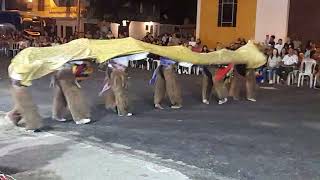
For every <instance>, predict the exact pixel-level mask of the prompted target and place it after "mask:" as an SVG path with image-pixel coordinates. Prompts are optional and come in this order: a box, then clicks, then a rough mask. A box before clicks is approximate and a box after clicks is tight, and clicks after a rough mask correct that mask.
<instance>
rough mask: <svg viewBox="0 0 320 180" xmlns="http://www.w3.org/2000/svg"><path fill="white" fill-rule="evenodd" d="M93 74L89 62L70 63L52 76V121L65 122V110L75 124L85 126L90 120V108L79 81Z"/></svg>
mask: <svg viewBox="0 0 320 180" xmlns="http://www.w3.org/2000/svg"><path fill="white" fill-rule="evenodd" d="M92 72H93V68H92V67H91V64H90V62H89V61H83V60H82V61H71V62H69V63H67V64H65V65H64V67H63V68H62V69H60V70H58V71H57V72H56V73H55V74H54V75H53V79H52V80H53V81H52V84H51V85H53V86H54V97H53V108H52V119H53V120H57V121H61V122H63V121H66V119H65V118H64V115H65V112H66V109H67V108H68V109H69V110H70V112H71V115H72V118H73V120H74V121H75V123H76V124H87V123H89V122H90V121H91V120H90V107H89V103H88V101H87V100H86V98H85V96H84V95H83V93H82V91H81V86H80V84H79V82H80V81H82V80H85V79H87V78H88V76H89V75H90V74H91V73H92Z"/></svg>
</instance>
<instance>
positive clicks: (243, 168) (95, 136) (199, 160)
mask: <svg viewBox="0 0 320 180" xmlns="http://www.w3.org/2000/svg"><path fill="white" fill-rule="evenodd" d="M0 62H1V61H0ZM2 62H4V63H2V64H1V65H2V68H1V72H0V77H2V80H0V111H8V110H10V108H11V106H12V100H11V98H10V92H9V80H8V78H7V76H6V68H7V63H6V61H5V60H4V61H2ZM129 74H130V84H129V89H130V94H131V96H130V98H131V107H132V111H133V113H134V116H133V117H130V118H127V117H117V116H116V115H115V114H113V113H112V112H110V111H106V110H104V107H103V102H102V100H101V97H99V96H98V95H97V94H98V92H99V91H100V89H101V88H102V81H103V73H96V74H94V75H93V77H92V79H90V80H88V81H86V82H83V84H82V85H83V89H84V91H85V94H86V97H87V98H88V100H89V101H90V103H91V105H92V116H93V120H94V122H93V123H91V124H89V125H85V126H77V125H75V123H73V122H72V121H70V122H66V123H57V122H53V121H52V120H50V116H51V103H52V90H51V89H50V88H49V77H45V78H42V79H40V80H36V81H34V82H33V83H34V85H33V86H32V88H31V89H32V93H33V97H34V100H35V102H36V103H37V104H38V105H39V108H40V112H41V115H42V116H43V117H44V121H45V124H46V129H45V130H46V131H47V132H49V133H52V134H54V135H57V136H61V137H65V138H69V139H72V140H73V141H76V142H83V141H86V142H90V143H91V144H93V145H94V146H97V147H100V148H110V147H112V148H114V150H115V151H121V152H124V153H127V154H131V155H134V156H135V157H137V158H141V159H144V160H146V161H148V162H153V163H156V164H160V165H163V166H166V167H170V168H172V169H175V170H177V171H179V172H181V173H183V174H184V175H186V176H188V177H189V178H190V179H196V180H198V179H199V180H202V179H205V180H206V179H207V180H213V179H244V180H256V179H257V180H270V179H272V180H278V179H279V180H280V179H281V180H306V179H310V180H318V179H320V144H319V137H320V120H319V118H318V117H319V116H320V112H319V111H318V109H319V102H320V92H319V91H317V90H313V89H308V88H306V87H305V88H297V87H287V86H275V88H274V89H269V88H264V87H262V88H260V89H259V91H258V96H257V100H258V101H257V102H255V103H253V102H248V101H238V102H236V101H230V102H228V103H227V104H225V105H221V106H220V105H217V104H216V103H212V104H210V105H204V104H201V101H200V100H201V99H200V97H201V94H200V93H201V84H200V82H201V76H194V75H191V76H186V75H180V76H179V81H180V82H181V84H182V88H183V98H184V107H183V109H181V110H170V109H169V108H168V109H166V110H163V111H160V110H154V109H153V104H152V102H153V101H152V95H153V89H152V87H151V86H149V85H148V83H147V82H148V80H149V78H150V77H151V72H149V71H146V70H141V69H132V70H130V73H129ZM2 143H4V141H2ZM42 155H43V156H45V153H44V154H42ZM51 158H54V157H51ZM0 162H1V159H0ZM6 162H7V163H8V161H6ZM30 163H31V164H32V163H33V162H30ZM34 163H36V162H34ZM23 166H24V164H23V163H22V164H21V163H20V164H19V163H17V162H14V163H12V164H10V163H8V165H7V166H6V167H10V168H15V171H14V173H17V172H19V169H23ZM0 167H1V165H0Z"/></svg>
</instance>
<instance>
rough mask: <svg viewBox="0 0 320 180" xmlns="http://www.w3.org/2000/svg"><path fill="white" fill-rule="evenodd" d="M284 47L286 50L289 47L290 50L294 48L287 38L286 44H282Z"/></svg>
mask: <svg viewBox="0 0 320 180" xmlns="http://www.w3.org/2000/svg"><path fill="white" fill-rule="evenodd" d="M284 47H285V48H286V49H289V48H290V47H291V48H294V44H293V43H292V41H291V39H290V37H287V42H286V43H285V44H284Z"/></svg>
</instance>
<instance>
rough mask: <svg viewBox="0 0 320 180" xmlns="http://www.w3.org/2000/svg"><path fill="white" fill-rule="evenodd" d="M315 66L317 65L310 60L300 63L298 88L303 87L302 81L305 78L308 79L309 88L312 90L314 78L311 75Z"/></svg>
mask: <svg viewBox="0 0 320 180" xmlns="http://www.w3.org/2000/svg"><path fill="white" fill-rule="evenodd" d="M316 64H317V63H316V62H315V61H312V60H308V61H305V60H304V61H302V63H301V67H300V71H299V75H298V87H300V86H303V81H304V78H305V77H309V79H310V82H309V86H310V88H312V86H313V78H314V75H313V73H314V71H315V67H316Z"/></svg>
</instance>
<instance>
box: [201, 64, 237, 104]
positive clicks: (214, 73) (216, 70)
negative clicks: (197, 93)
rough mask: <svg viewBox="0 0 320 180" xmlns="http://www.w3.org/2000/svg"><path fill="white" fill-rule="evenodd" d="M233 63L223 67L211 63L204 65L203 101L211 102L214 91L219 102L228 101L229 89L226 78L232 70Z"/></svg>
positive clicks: (205, 102)
mask: <svg viewBox="0 0 320 180" xmlns="http://www.w3.org/2000/svg"><path fill="white" fill-rule="evenodd" d="M231 69H232V65H228V66H227V67H222V66H218V65H210V66H204V67H203V78H202V102H203V103H204V104H209V100H210V98H211V96H212V93H213V94H215V95H216V97H217V98H218V104H219V105H221V104H224V103H226V102H227V101H228V98H227V97H228V90H227V87H226V86H225V79H226V77H227V75H228V73H229V72H230V71H231Z"/></svg>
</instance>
